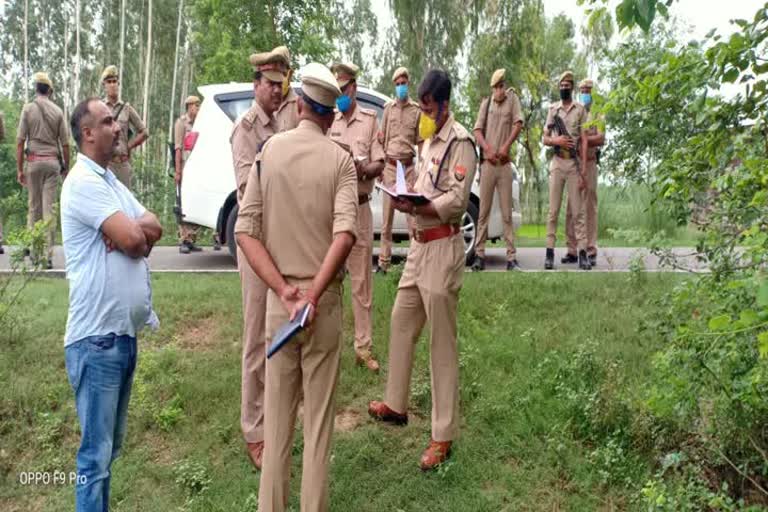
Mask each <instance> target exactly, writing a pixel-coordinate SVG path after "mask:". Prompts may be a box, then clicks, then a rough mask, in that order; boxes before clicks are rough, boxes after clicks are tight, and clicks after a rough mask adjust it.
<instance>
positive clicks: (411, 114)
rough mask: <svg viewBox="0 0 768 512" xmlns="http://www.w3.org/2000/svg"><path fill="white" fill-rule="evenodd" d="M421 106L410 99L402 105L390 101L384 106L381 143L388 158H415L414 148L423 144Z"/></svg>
mask: <svg viewBox="0 0 768 512" xmlns="http://www.w3.org/2000/svg"><path fill="white" fill-rule="evenodd" d="M420 113H421V109H419V104H418V103H416V102H415V101H413V100H411V99H409V100H408V101H407V102H405V103H402V102H400V101H397V100H393V101H390V102H389V103H387V104H386V105H385V106H384V115H383V117H382V118H381V131H380V133H379V142H381V143H382V145H383V146H384V153H385V154H386V155H387V158H391V159H393V160H397V159H398V158H413V157H414V156H415V149H414V146H415V145H416V144H418V143H419V142H421V139H420V138H419V114H420Z"/></svg>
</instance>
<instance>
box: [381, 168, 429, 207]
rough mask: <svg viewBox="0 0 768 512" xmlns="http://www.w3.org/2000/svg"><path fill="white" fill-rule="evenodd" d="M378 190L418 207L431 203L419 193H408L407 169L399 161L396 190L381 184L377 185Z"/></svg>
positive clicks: (396, 173)
mask: <svg viewBox="0 0 768 512" xmlns="http://www.w3.org/2000/svg"><path fill="white" fill-rule="evenodd" d="M376 188H377V189H379V190H381V191H382V192H384V193H385V194H387V195H389V196H390V197H394V198H396V199H401V200H404V201H410V202H412V203H413V204H416V205H422V204H427V203H429V199H427V198H426V197H424V196H423V195H421V194H419V193H417V192H408V186H407V185H406V184H405V167H404V166H403V163H402V162H401V161H400V160H398V161H397V171H396V172H395V188H394V189H391V188H388V187H385V186H384V185H382V184H381V183H376Z"/></svg>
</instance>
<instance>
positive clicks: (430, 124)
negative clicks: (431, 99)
mask: <svg viewBox="0 0 768 512" xmlns="http://www.w3.org/2000/svg"><path fill="white" fill-rule="evenodd" d="M435 132H437V122H436V121H435V120H434V119H432V118H431V117H429V116H428V115H426V114H425V113H424V112H422V113H421V115H419V137H421V139H422V140H427V139H429V138H431V137H432V136H433V135H434V134H435Z"/></svg>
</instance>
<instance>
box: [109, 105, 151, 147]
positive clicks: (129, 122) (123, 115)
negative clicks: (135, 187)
mask: <svg viewBox="0 0 768 512" xmlns="http://www.w3.org/2000/svg"><path fill="white" fill-rule="evenodd" d="M104 103H106V104H107V106H108V107H109V109H110V110H111V111H112V115H113V116H114V115H115V114H116V113H117V111H118V110H119V109H120V106H121V105H123V104H124V103H125V102H123V101H117V102H116V103H110V101H109V100H108V99H105V100H104ZM115 121H117V123H118V124H119V125H120V137H119V138H118V142H117V147H116V148H115V154H114V155H113V158H114V157H121V156H128V133H129V130H131V129H133V134H134V136H135V135H136V134H139V133H141V132H143V131H144V130H146V127H145V126H144V123H143V122H142V120H141V117H139V114H138V113H137V112H136V110H134V108H133V107H132V106H131V104H130V103H125V106H124V107H123V109H122V110H120V115H119V116H118V117H117V119H115Z"/></svg>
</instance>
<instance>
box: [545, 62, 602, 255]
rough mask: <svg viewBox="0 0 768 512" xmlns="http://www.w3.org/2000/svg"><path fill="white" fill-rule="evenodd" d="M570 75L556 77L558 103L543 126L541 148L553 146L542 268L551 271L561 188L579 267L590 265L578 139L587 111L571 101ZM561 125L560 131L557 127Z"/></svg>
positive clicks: (583, 169)
mask: <svg viewBox="0 0 768 512" xmlns="http://www.w3.org/2000/svg"><path fill="white" fill-rule="evenodd" d="M573 84H574V82H573V73H572V72H571V71H566V72H564V73H563V74H562V75H561V76H560V81H559V85H560V101H558V102H555V103H554V104H552V105H551V106H550V107H549V112H548V113H547V121H546V123H545V125H544V137H543V139H544V145H545V146H552V147H554V150H555V151H554V156H553V157H552V161H551V162H550V164H549V216H548V217H547V251H546V255H545V259H544V268H545V269H547V270H552V269H553V268H554V259H555V234H556V233H557V219H558V216H559V215H560V204H561V203H562V200H563V189H565V188H566V187H568V199H569V202H568V205H569V206H568V207H569V209H570V210H571V215H572V216H573V218H574V230H575V232H576V241H577V245H578V250H579V254H578V260H579V268H581V269H582V270H589V269H591V268H592V266H591V265H590V264H589V258H587V251H586V246H587V234H586V231H587V230H586V225H585V214H584V208H583V205H582V201H581V190H582V189H584V188H585V186H586V183H585V182H586V160H585V159H582V158H579V157H578V155H579V154H582V155H583V154H586V148H587V146H586V144H587V138H586V137H582V136H581V131H582V127H583V126H584V125H585V124H586V122H587V110H586V109H585V108H584V106H582V105H580V104H578V103H576V102H574V101H573ZM558 125H561V128H562V129H561V128H559V127H558Z"/></svg>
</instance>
